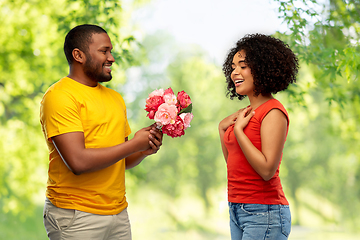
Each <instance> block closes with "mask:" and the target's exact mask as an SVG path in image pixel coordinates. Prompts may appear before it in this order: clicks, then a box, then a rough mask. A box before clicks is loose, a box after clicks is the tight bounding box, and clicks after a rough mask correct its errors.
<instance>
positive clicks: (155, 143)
mask: <svg viewBox="0 0 360 240" xmlns="http://www.w3.org/2000/svg"><path fill="white" fill-rule="evenodd" d="M150 133H151V135H150V137H149V138H150V140H151V141H150V142H149V144H150V146H151V148H149V149H147V150H145V151H142V152H137V153H134V154H132V155H130V156H128V157H126V158H125V165H126V169H130V168H133V167H135V166H137V165H138V164H139V163H141V161H142V160H143V159H144V158H145V157H147V156H149V155H151V154H154V153H156V152H157V151H158V150H159V149H160V146H161V145H162V138H163V133H162V132H161V131H160V130H158V129H156V127H154V126H153V128H152V129H151V130H150ZM125 141H128V138H126V139H125Z"/></svg>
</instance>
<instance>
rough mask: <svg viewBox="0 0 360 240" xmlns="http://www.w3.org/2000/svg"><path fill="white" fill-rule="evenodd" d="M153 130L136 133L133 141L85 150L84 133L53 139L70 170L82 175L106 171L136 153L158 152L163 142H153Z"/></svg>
mask: <svg viewBox="0 0 360 240" xmlns="http://www.w3.org/2000/svg"><path fill="white" fill-rule="evenodd" d="M151 128H152V127H151V126H150V127H146V128H143V129H141V130H139V131H137V132H136V133H135V135H134V138H133V139H131V140H129V141H126V142H124V143H122V144H119V145H116V146H113V147H106V148H85V139H84V133H83V132H70V133H64V134H61V135H58V136H55V137H52V140H53V143H54V145H55V147H56V149H57V151H58V152H59V154H60V156H61V158H62V159H63V161H64V162H65V164H66V165H67V166H68V168H69V169H70V170H71V171H72V172H73V173H74V174H76V175H80V174H82V173H86V172H93V171H97V170H100V169H104V168H106V167H109V166H111V165H113V164H114V163H116V162H118V161H119V160H121V159H123V158H126V157H129V156H130V155H132V154H135V153H137V154H139V152H142V151H145V153H148V152H156V151H157V150H158V148H159V147H160V145H161V141H160V142H159V141H156V142H155V143H154V142H152V140H153V139H154V136H153V135H152V133H150V130H151ZM157 144H160V145H157ZM148 155H149V154H148ZM144 156H145V155H144ZM141 160H142V159H141Z"/></svg>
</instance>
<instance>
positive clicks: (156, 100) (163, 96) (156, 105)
mask: <svg viewBox="0 0 360 240" xmlns="http://www.w3.org/2000/svg"><path fill="white" fill-rule="evenodd" d="M145 110H146V111H147V112H148V114H147V117H149V118H150V119H154V120H155V122H156V124H157V126H158V128H159V129H160V128H161V129H162V131H163V133H164V134H167V135H168V136H170V137H172V138H174V137H180V136H182V135H184V134H185V131H184V130H185V129H187V128H188V127H190V122H191V120H192V119H193V117H194V116H193V114H192V113H191V112H192V103H191V99H190V97H189V95H188V94H187V93H186V92H184V91H181V92H178V94H177V96H175V94H174V92H173V90H172V89H171V88H168V89H166V90H163V89H159V90H154V91H153V92H152V93H150V94H149V97H148V98H147V99H146V105H145Z"/></svg>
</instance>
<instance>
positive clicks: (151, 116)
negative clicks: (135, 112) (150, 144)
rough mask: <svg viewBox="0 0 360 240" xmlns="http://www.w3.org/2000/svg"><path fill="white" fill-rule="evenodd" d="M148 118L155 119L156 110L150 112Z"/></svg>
mask: <svg viewBox="0 0 360 240" xmlns="http://www.w3.org/2000/svg"><path fill="white" fill-rule="evenodd" d="M146 116H147V117H149V118H150V119H154V117H155V111H154V110H150V112H149V113H148V114H147V115H146Z"/></svg>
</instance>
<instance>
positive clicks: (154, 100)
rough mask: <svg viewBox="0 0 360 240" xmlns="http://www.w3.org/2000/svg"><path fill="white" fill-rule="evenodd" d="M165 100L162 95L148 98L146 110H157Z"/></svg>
mask: <svg viewBox="0 0 360 240" xmlns="http://www.w3.org/2000/svg"><path fill="white" fill-rule="evenodd" d="M164 102H165V101H164V99H163V97H162V96H153V97H149V98H147V99H146V105H145V110H146V111H148V112H150V111H151V110H153V111H157V109H158V108H159V106H160V105H161V104H163V103H164Z"/></svg>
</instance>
